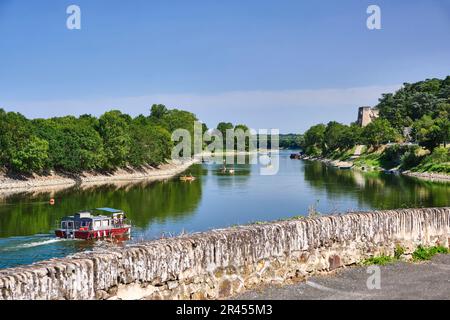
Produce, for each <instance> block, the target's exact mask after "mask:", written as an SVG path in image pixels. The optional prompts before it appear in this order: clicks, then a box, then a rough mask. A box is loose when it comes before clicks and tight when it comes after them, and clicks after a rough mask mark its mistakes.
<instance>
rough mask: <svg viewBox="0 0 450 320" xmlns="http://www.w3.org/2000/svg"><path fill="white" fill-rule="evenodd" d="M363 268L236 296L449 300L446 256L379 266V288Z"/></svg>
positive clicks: (449, 264) (449, 270) (448, 260)
mask: <svg viewBox="0 0 450 320" xmlns="http://www.w3.org/2000/svg"><path fill="white" fill-rule="evenodd" d="M373 275H374V274H373V270H372V273H370V274H369V273H368V269H367V267H349V268H345V269H341V270H340V271H338V272H336V273H334V274H332V275H327V276H316V277H311V278H309V279H308V280H307V281H306V282H299V283H297V284H293V285H286V286H267V287H264V288H260V289H258V290H255V291H248V292H245V293H243V294H241V295H239V296H237V297H236V299H245V300H260V299H262V300H265V299H269V300H322V299H323V300H347V299H351V300H378V299H387V300H397V299H399V300H405V299H423V300H426V299H445V300H450V255H437V256H435V257H434V258H433V259H432V260H431V261H427V262H422V263H405V262H399V263H394V264H389V265H386V266H380V269H379V275H380V277H379V280H380V281H379V284H380V289H371V290H369V289H368V287H367V281H368V278H369V277H371V276H372V278H371V279H370V280H371V281H369V282H370V284H372V285H376V284H377V282H376V281H375V280H374V277H373Z"/></svg>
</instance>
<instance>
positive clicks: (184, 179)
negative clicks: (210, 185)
mask: <svg viewBox="0 0 450 320" xmlns="http://www.w3.org/2000/svg"><path fill="white" fill-rule="evenodd" d="M195 179H196V178H195V177H193V176H182V177H180V180H181V181H195Z"/></svg>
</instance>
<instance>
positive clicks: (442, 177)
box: [298, 156, 450, 183]
mask: <svg viewBox="0 0 450 320" xmlns="http://www.w3.org/2000/svg"><path fill="white" fill-rule="evenodd" d="M298 159H299V160H309V161H320V162H322V163H325V164H327V165H331V166H334V167H337V168H341V169H357V170H361V171H365V172H370V171H377V172H389V173H398V174H402V175H405V176H408V177H413V178H417V179H420V180H424V181H430V182H442V183H450V175H448V174H445V173H436V172H414V171H410V170H406V171H401V170H394V169H391V170H388V169H385V168H381V167H370V166H357V165H355V163H354V162H353V161H342V160H333V159H328V158H321V157H309V156H299V158H298Z"/></svg>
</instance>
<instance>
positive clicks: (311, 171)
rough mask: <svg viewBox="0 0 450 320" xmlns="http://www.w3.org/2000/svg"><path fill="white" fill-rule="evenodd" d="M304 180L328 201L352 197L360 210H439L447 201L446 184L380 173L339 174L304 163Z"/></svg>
mask: <svg viewBox="0 0 450 320" xmlns="http://www.w3.org/2000/svg"><path fill="white" fill-rule="evenodd" d="M304 179H305V181H306V182H308V183H309V184H310V185H311V186H312V187H314V188H316V189H319V190H324V191H326V193H327V195H328V196H329V197H331V198H333V197H352V198H353V199H355V200H357V201H358V203H359V206H368V207H371V208H377V209H392V208H407V207H409V208H411V207H433V206H436V207H441V206H447V205H448V204H449V201H450V188H449V185H448V184H442V183H431V182H427V181H422V180H418V179H415V178H412V177H406V176H400V175H393V174H384V173H379V172H371V173H366V172H361V171H354V170H341V169H338V168H334V167H331V166H327V165H324V164H322V163H320V162H313V161H307V162H305V166H304Z"/></svg>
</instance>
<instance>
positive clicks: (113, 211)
mask: <svg viewBox="0 0 450 320" xmlns="http://www.w3.org/2000/svg"><path fill="white" fill-rule="evenodd" d="M95 210H97V211H103V212H108V213H122V212H123V211H122V210H118V209H113V208H96V209H95Z"/></svg>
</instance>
